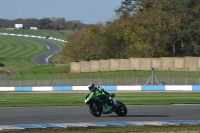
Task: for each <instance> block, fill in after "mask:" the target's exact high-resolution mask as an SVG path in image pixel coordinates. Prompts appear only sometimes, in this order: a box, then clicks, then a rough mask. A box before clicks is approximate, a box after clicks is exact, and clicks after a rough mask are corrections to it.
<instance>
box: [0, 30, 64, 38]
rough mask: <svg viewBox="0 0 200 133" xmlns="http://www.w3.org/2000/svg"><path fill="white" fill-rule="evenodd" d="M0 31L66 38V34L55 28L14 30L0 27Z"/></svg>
mask: <svg viewBox="0 0 200 133" xmlns="http://www.w3.org/2000/svg"><path fill="white" fill-rule="evenodd" d="M0 32H3V33H11V34H24V35H35V36H43V37H46V36H49V37H50V36H53V37H55V38H60V39H64V40H66V38H67V34H65V33H61V32H59V31H56V30H28V29H16V30H6V29H0Z"/></svg>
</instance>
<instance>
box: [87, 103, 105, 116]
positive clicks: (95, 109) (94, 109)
mask: <svg viewBox="0 0 200 133" xmlns="http://www.w3.org/2000/svg"><path fill="white" fill-rule="evenodd" d="M88 106H89V112H90V113H91V114H92V115H93V116H95V117H100V116H101V115H102V111H103V110H102V107H101V106H98V105H96V104H94V103H90V104H89V105H88Z"/></svg>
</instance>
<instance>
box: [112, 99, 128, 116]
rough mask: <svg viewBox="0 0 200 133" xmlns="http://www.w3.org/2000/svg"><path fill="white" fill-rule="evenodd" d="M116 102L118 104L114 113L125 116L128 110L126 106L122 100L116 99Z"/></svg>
mask: <svg viewBox="0 0 200 133" xmlns="http://www.w3.org/2000/svg"><path fill="white" fill-rule="evenodd" d="M117 102H118V104H119V106H117V107H116V110H115V113H116V114H117V115H118V116H125V115H126V114H127V112H128V111H127V108H126V106H125V105H124V104H123V103H122V102H119V101H117Z"/></svg>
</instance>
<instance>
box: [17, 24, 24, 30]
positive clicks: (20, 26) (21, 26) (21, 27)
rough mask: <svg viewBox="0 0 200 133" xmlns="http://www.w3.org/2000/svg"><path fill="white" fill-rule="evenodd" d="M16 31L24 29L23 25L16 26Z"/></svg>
mask: <svg viewBox="0 0 200 133" xmlns="http://www.w3.org/2000/svg"><path fill="white" fill-rule="evenodd" d="M15 28H16V29H23V24H15Z"/></svg>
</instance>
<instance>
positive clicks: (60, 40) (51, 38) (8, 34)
mask: <svg viewBox="0 0 200 133" xmlns="http://www.w3.org/2000/svg"><path fill="white" fill-rule="evenodd" d="M0 35H5V36H20V37H32V38H41V39H46V37H43V36H34V35H24V34H10V33H1V32H0ZM48 39H50V40H55V41H59V42H67V41H65V40H62V39H58V38H53V37H50V38H48Z"/></svg>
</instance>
